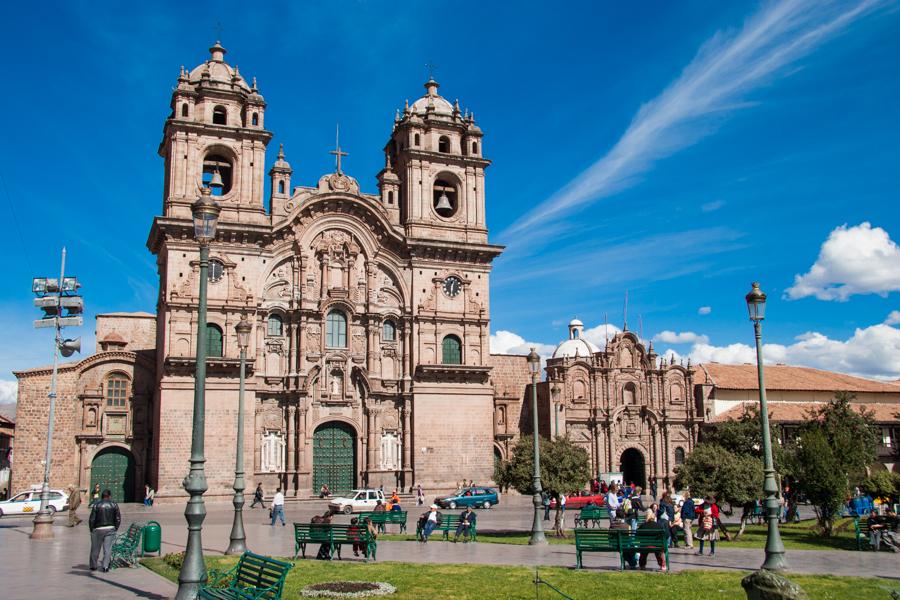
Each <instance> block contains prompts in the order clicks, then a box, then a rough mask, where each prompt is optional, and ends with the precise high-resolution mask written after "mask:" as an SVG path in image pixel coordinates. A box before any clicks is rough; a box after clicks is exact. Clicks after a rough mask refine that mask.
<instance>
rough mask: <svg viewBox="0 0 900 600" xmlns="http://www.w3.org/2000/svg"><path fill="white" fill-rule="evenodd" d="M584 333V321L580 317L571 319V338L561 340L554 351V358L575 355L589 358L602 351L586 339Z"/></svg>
mask: <svg viewBox="0 0 900 600" xmlns="http://www.w3.org/2000/svg"><path fill="white" fill-rule="evenodd" d="M583 334H584V323H582V322H581V321H579V320H578V318H575V319H572V320H571V321H569V339H567V340H565V341H563V342H560V344H559V346H557V347H556V350H554V351H553V358H564V357H574V356H583V357H585V358H587V357H589V356H591V355H592V354H594V353H595V352H600V348H598V347H597V346H595V345H594V344H592V343H591V342H589V341H587V340H586V339H584V337H583Z"/></svg>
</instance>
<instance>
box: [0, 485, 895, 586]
mask: <svg viewBox="0 0 900 600" xmlns="http://www.w3.org/2000/svg"><path fill="white" fill-rule="evenodd" d="M248 506H249V504H248ZM324 507H325V503H324V502H301V503H289V504H288V506H287V511H286V512H287V520H288V526H286V527H282V526H281V525H280V524H279V525H276V526H275V527H271V526H269V524H268V519H267V515H268V511H266V510H263V509H260V508H256V509H253V510H250V509H247V510H246V511H245V517H246V518H245V521H244V523H245V527H246V531H247V543H248V546H249V547H250V548H251V549H252V550H254V551H256V552H259V553H261V554H267V555H272V556H292V555H293V550H294V546H293V538H292V528H291V526H290V523H291V522H292V521H304V522H308V521H309V519H310V518H311V517H312V516H313V515H314V514H316V513H321V512H322V511H323V509H324ZM207 508H208V511H209V514H208V516H207V518H206V521H205V523H204V527H203V543H204V549H205V551H206V552H207V553H209V554H219V553H222V552H223V551H224V550H225V548H226V547H227V545H228V537H229V532H230V531H231V519H232V515H233V511H232V508H231V505H230V504H222V503H219V504H210V505H208V506H207ZM529 508H530V507H529V505H528V499H527V498H521V497H511V498H508V499H506V501H505V502H504V504H502V505H501V506H499V507H497V508H494V509H492V510H490V511H479V522H478V525H479V530H480V531H483V532H484V531H492V530H505V531H523V532H524V531H527V530H528V528H529V526H530V516H531V515H530V512H529ZM182 512H183V506H180V505H169V506H156V507H153V508H151V509H146V508H144V507H143V506H140V505H126V506H123V524H124V525H127V524H128V523H130V522H132V521H147V520H151V519H152V520H156V521H158V522H159V523H160V524H161V525H162V532H163V535H162V539H163V553H164V554H165V553H168V552H179V551H181V550H183V549H184V542H185V539H186V530H185V524H184V516H183V514H182ZM85 513H86V511H85ZM410 513H411V514H410V527H411V528H412V527H413V526H414V525H413V523H414V516H413V515H414V514H416V509H413V510H411V511H410ZM82 517H84V518H86V514H82ZM569 518H570V519H571V518H573V517H572V516H571V515H570V517H569ZM347 519H348V517H346V516H343V515H340V516H338V517H337V521H338V522H344V521H346V520H347ZM64 522H65V519H64V518H61V517H59V518H57V526H56V527H55V534H56V537H55V538H54V540H53V541H49V542H32V541H31V540H29V539H28V534H29V532H30V531H31V519H30V518H27V517H4V518H3V519H2V520H0V547H2V548H3V549H4V560H3V561H2V563H0V580H2V581H3V582H4V584H3V596H4V597H7V598H62V597H65V598H67V599H69V600H72V599H76V598H85V599H87V598H91V599H95V598H135V597H138V598H168V597H171V596H172V595H174V593H175V589H176V586H175V585H174V584H172V583H170V582H168V581H166V580H165V579H163V578H162V577H160V576H158V575H156V574H154V573H152V572H150V571H148V570H146V569H143V568H139V569H116V570H113V571H111V572H109V573H105V574H102V573H91V572H90V570H89V569H88V561H87V559H88V551H89V548H90V538H89V536H88V534H87V528H86V526H85V525H86V523H85V524H82V525H80V526H79V527H76V528H68V527H65V526H63V523H64ZM124 525H123V529H124ZM569 526H571V521H570V522H569ZM391 529H392V530H393V529H394V528H393V527H391ZM718 554H719V556H717V557H716V558H715V559H711V558H709V557H706V556H702V557H701V556H697V555H696V554H694V553H693V551H689V550H686V549H672V550H671V552H670V563H671V568H672V570H673V571H680V570H683V569H708V568H715V569H734V570H751V569H755V568H757V567H758V566H759V564H760V562H761V561H762V550H761V549H759V550H757V549H744V548H728V547H727V544H723V547H720V549H719V551H718ZM378 560H379V562H385V561H404V562H417V563H477V564H495V565H514V566H559V567H573V566H574V565H575V549H574V547H573V546H565V545H563V546H560V545H549V546H545V547H541V548H532V547H529V546H516V545H498V544H486V543H476V544H452V543H445V542H436V541H433V542H431V543H429V544H427V545H424V546H423V545H421V544H417V543H414V542H388V541H382V542H380V543H379V544H378ZM788 561H789V564H790V569H791V571H792V572H798V573H827V574H832V575H855V576H871V577H890V578H900V577H898V573H900V556H898V555H896V554H890V553H884V552H882V553H877V554H876V553H872V552H847V551H813V550H806V551H801V550H794V551H789V552H788ZM584 562H585V567H586V568H587V569H592V570H616V569H618V558H617V556H615V555H612V554H591V555H586V558H585V561H584ZM651 563H652V561H651ZM37 565H40V568H35V567H36V566H37Z"/></svg>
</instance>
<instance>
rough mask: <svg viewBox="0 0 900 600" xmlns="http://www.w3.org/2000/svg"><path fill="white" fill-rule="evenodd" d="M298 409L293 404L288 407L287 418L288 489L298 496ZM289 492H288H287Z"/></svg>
mask: <svg viewBox="0 0 900 600" xmlns="http://www.w3.org/2000/svg"><path fill="white" fill-rule="evenodd" d="M296 419H297V407H296V406H294V405H293V404H292V405H290V406H288V417H287V472H288V488H289V490H291V491H292V492H293V495H294V496H296V495H297V463H296V460H295V454H296V452H297V440H296V436H297V425H296ZM285 491H288V490H285Z"/></svg>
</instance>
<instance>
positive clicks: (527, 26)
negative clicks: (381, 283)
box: [0, 0, 900, 397]
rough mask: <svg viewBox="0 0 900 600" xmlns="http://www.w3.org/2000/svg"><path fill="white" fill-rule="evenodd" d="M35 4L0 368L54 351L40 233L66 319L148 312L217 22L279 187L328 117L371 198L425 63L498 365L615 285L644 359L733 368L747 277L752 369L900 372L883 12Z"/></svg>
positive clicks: (891, 75) (849, 8)
mask: <svg viewBox="0 0 900 600" xmlns="http://www.w3.org/2000/svg"><path fill="white" fill-rule="evenodd" d="M53 4H54V3H49V4H47V3H45V4H42V5H40V6H38V5H34V4H27V3H17V4H13V5H10V6H9V7H8V8H7V10H6V14H5V16H6V18H7V22H8V23H11V24H13V25H14V26H13V27H10V28H8V31H7V33H6V35H5V36H4V37H3V38H2V39H0V51H2V53H3V55H4V56H6V57H7V60H6V61H4V66H5V70H6V79H7V81H8V87H9V89H8V91H7V93H6V94H4V97H3V99H2V101H0V102H2V103H3V107H4V109H5V110H4V111H3V114H5V115H7V119H6V123H5V135H4V142H5V143H3V144H0V177H2V181H0V200H2V211H3V212H2V214H3V221H4V222H5V223H6V232H5V235H3V236H2V237H0V245H2V246H0V247H2V251H3V255H4V256H5V258H6V260H5V261H4V262H3V264H2V267H0V269H2V275H3V281H4V285H3V287H2V289H0V308H2V311H0V327H2V331H4V332H6V334H7V335H6V343H5V344H3V345H0V371H2V373H0V380H6V381H10V380H12V379H13V377H12V375H11V374H10V371H11V370H13V369H19V368H25V367H28V366H33V365H35V364H38V363H46V362H47V361H48V359H49V356H50V350H49V346H50V340H49V337H48V335H49V334H48V333H47V332H45V331H35V330H34V329H32V327H31V320H32V319H33V318H34V317H35V315H36V310H35V309H33V308H32V306H31V298H32V296H31V294H30V279H31V277H32V276H35V275H51V274H53V273H54V272H55V271H56V270H57V269H58V254H59V249H60V246H61V245H62V244H65V245H66V246H67V247H68V249H69V264H70V272H72V273H74V274H76V275H78V276H79V277H80V279H81V281H82V283H83V285H84V289H83V292H84V295H85V298H86V303H87V307H88V314H89V315H94V314H97V313H100V312H108V311H117V310H146V311H154V309H155V297H156V267H155V261H154V257H153V256H152V255H151V254H150V253H149V252H148V251H147V250H146V247H145V245H144V244H145V241H146V238H147V234H148V231H149V227H150V224H151V221H152V218H153V216H154V215H156V214H158V213H159V212H160V210H161V204H162V174H163V164H162V160H161V159H160V158H159V157H158V156H157V155H156V150H157V146H158V144H159V141H160V139H161V130H162V124H163V121H164V119H165V117H166V115H167V114H168V112H169V97H170V93H171V89H172V86H173V85H174V84H175V81H176V78H177V75H178V69H179V67H180V66H181V65H182V64H183V65H185V66H187V67H188V68H191V67H193V66H194V65H196V64H199V63H200V62H202V61H203V60H205V58H206V57H207V56H208V53H207V50H206V49H207V48H208V47H209V45H210V44H211V43H212V41H213V40H214V39H216V38H217V37H219V34H218V33H217V30H216V27H217V23H220V24H221V27H222V31H221V39H222V43H223V45H224V46H225V47H226V48H227V49H228V55H227V56H226V59H227V60H228V61H229V62H230V63H231V64H237V65H239V66H240V70H241V73H242V74H243V75H244V76H245V77H248V78H249V77H254V76H255V77H256V78H257V80H258V83H259V88H260V91H261V93H262V94H263V95H264V96H265V98H266V100H267V102H268V103H269V107H268V110H267V115H266V125H267V127H268V129H270V130H271V131H273V132H274V135H275V137H274V139H273V143H272V145H271V146H270V149H271V151H270V152H269V156H268V157H267V158H268V162H269V163H270V164H271V162H272V161H274V159H275V153H276V149H277V144H278V143H281V142H283V143H284V144H285V148H286V152H287V158H288V160H290V162H291V164H292V166H293V168H294V182H295V183H299V184H306V185H309V184H312V183H313V182H315V181H316V180H317V178H318V177H319V176H320V175H321V174H323V173H325V172H328V171H330V170H331V169H332V167H333V163H332V157H331V156H330V155H329V154H328V150H330V149H331V147H332V144H333V141H334V125H335V123H336V122H340V124H341V132H342V134H341V145H342V146H343V147H344V149H345V150H347V151H349V152H350V156H349V157H348V158H347V159H345V163H344V168H345V171H347V172H348V173H349V174H351V175H353V176H354V177H356V178H357V179H358V180H359V181H360V183H361V185H362V187H363V189H364V190H366V191H369V192H372V191H375V189H376V187H375V179H374V176H375V174H376V173H377V172H378V170H379V169H380V167H381V165H382V161H383V156H382V152H381V149H382V147H383V145H384V142H385V141H386V140H387V137H388V135H389V134H390V128H391V122H392V121H391V119H392V117H393V113H394V109H395V108H398V107H402V105H403V101H404V100H405V99H407V98H409V99H410V100H412V99H414V98H416V97H418V96H420V95H421V94H422V93H423V88H422V83H423V82H424V80H425V78H426V76H427V70H426V68H425V66H424V65H425V63H426V62H429V61H431V62H433V63H435V64H436V65H437V67H436V69H435V76H436V78H437V79H438V80H439V81H440V83H441V90H440V91H441V93H442V94H443V95H445V96H446V97H448V98H450V99H451V100H453V99H456V98H459V100H460V104H461V106H463V107H468V108H469V109H470V110H472V111H474V112H475V116H476V119H477V121H478V123H479V124H480V126H481V127H482V128H483V129H484V131H485V143H484V153H485V155H486V156H487V157H489V158H491V159H492V160H493V161H494V164H493V165H492V166H491V167H490V169H489V170H488V174H487V192H488V223H489V226H490V228H491V239H492V241H494V242H497V243H502V244H506V245H507V246H508V250H507V252H506V253H505V255H504V256H502V257H501V258H500V259H499V260H498V261H497V262H496V263H495V270H494V277H493V288H492V298H491V300H492V306H491V313H492V314H491V316H492V330H493V331H494V333H495V336H494V338H493V340H492V342H493V343H494V347H495V349H496V350H500V351H520V350H522V349H523V348H525V347H527V345H529V344H530V343H537V344H540V346H539V347H540V348H541V350H542V351H543V352H547V351H548V350H552V345H553V344H555V343H556V342H557V341H559V340H560V339H562V338H563V337H565V335H566V327H565V325H566V323H567V322H568V320H569V319H570V318H571V317H572V316H575V315H577V316H578V317H579V318H580V319H582V320H583V321H584V322H585V324H586V325H587V327H588V328H593V327H596V326H598V325H602V323H603V321H604V316H605V315H607V316H608V319H609V321H610V322H611V323H612V324H613V325H616V326H619V327H621V325H622V318H623V314H622V313H623V299H624V295H625V292H626V290H628V295H629V328H631V329H638V328H639V327H640V323H641V322H642V323H643V334H644V337H645V338H647V339H651V338H654V337H655V338H656V342H655V346H656V347H657V348H658V349H660V350H666V349H671V351H673V352H675V353H676V354H677V355H678V356H679V357H685V356H688V355H690V356H692V357H693V358H694V359H695V360H722V361H738V362H743V361H744V360H748V358H747V356H748V354H747V353H748V351H749V346H747V344H749V343H752V329H751V327H750V324H749V322H748V321H747V320H746V316H745V315H746V312H745V307H744V303H743V295H744V294H745V293H746V292H747V290H748V289H749V283H750V282H751V281H752V280H759V281H760V282H761V283H762V287H763V289H764V290H765V291H766V292H768V294H769V298H770V303H769V319H768V320H767V322H766V326H765V339H766V341H767V342H769V343H770V344H771V345H770V346H769V347H767V354H769V355H770V357H771V358H772V360H773V361H779V362H793V363H798V364H809V365H813V366H820V367H823V368H834V369H837V370H842V371H847V372H853V373H859V374H863V375H868V376H880V377H887V378H900V329H898V327H897V326H896V325H897V323H900V312H897V313H892V311H897V310H898V309H900V302H898V300H897V299H898V294H897V291H898V290H900V250H898V249H897V246H896V243H895V242H896V241H897V238H898V237H900V217H898V214H900V211H898V210H897V199H898V194H897V189H898V181H897V173H898V168H897V165H898V162H900V150H898V147H897V140H898V139H900V108H898V103H897V101H896V99H897V98H898V97H900V79H898V78H897V76H896V74H897V71H898V67H900V11H898V4H897V3H896V2H889V1H881V2H879V1H870V2H866V1H853V2H833V3H832V2H816V3H813V2H811V0H782V1H778V2H766V3H761V4H756V3H747V2H733V3H728V2H720V3H709V2H679V3H671V2H646V3H642V4H641V5H640V6H626V5H624V3H612V2H601V3H597V2H590V3H588V2H585V3H581V4H576V3H570V4H566V5H565V6H551V5H550V3H529V2H520V3H517V4H516V10H511V9H510V8H509V5H506V4H504V3H477V4H469V5H466V4H461V3H443V2H428V3H425V2H421V3H409V4H405V5H403V4H400V3H389V2H315V3H302V4H301V3H283V4H281V3H265V4H264V5H259V6H255V7H252V8H250V7H249V5H247V4H246V3H236V2H227V1H226V2H217V3H201V2H198V3H171V4H166V3H143V4H137V5H130V6H129V8H128V12H127V13H126V12H124V11H123V10H122V5H121V3H115V4H114V3H105V4H104V3H98V2H91V3H74V2H71V3H69V2H66V3H58V4H57V5H55V6H53ZM630 4H634V3H630ZM813 5H815V10H813V9H812V6H813ZM843 226H845V227H844V228H843V229H841V227H843ZM798 275H799V276H802V277H801V279H800V280H799V281H795V277H796V276H798ZM701 307H708V311H707V310H705V309H704V310H703V311H701V310H700V309H701ZM701 312H703V313H706V314H700V313H701ZM601 329H602V328H601ZM91 330H92V327H91V326H86V327H84V328H83V329H82V331H81V332H80V333H82V334H83V335H85V337H86V338H92V336H91V334H90V331H91ZM599 331H600V330H599V329H594V331H593V332H590V333H591V335H594V336H595V337H596V336H600V335H601V334H600V333H599ZM74 333H75V332H74V331H73V334H74ZM798 336H799V337H798ZM601 341H602V340H601ZM5 385H6V387H5V388H4V389H6V390H7V391H6V392H3V393H5V394H6V397H9V393H10V392H9V389H10V387H9V385H8V384H5ZM0 395H2V393H0Z"/></svg>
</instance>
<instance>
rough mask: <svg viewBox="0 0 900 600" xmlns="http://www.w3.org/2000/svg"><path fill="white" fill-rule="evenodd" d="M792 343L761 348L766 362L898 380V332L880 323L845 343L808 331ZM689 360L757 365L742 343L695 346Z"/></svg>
mask: <svg viewBox="0 0 900 600" xmlns="http://www.w3.org/2000/svg"><path fill="white" fill-rule="evenodd" d="M794 340H795V341H794V343H793V344H789V345H783V344H764V345H763V359H764V360H765V362H766V363H767V364H774V363H784V364H789V365H799V366H805V367H814V368H817V369H825V370H829V371H838V372H841V373H850V374H854V375H859V376H862V377H873V378H878V379H897V378H898V377H900V329H898V328H896V327H891V326H890V325H887V324H884V323H879V324H877V325H872V326H870V327H865V328H859V329H857V330H856V331H855V332H854V333H853V335H852V336H851V337H850V338H849V339H847V340H835V339H831V338H829V337H828V336H826V335H824V334H822V333H818V332H815V331H810V332H807V333H804V334H801V335H798V336H797V337H795V338H794ZM664 355H665V353H664ZM689 356H690V358H691V360H692V361H693V362H718V363H725V364H742V363H751V364H753V363H755V362H756V348H755V347H754V346H750V345H748V344H742V343H735V344H729V345H727V346H714V345H711V344H709V343H696V344H694V345H693V346H692V347H691V350H690V353H689Z"/></svg>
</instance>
